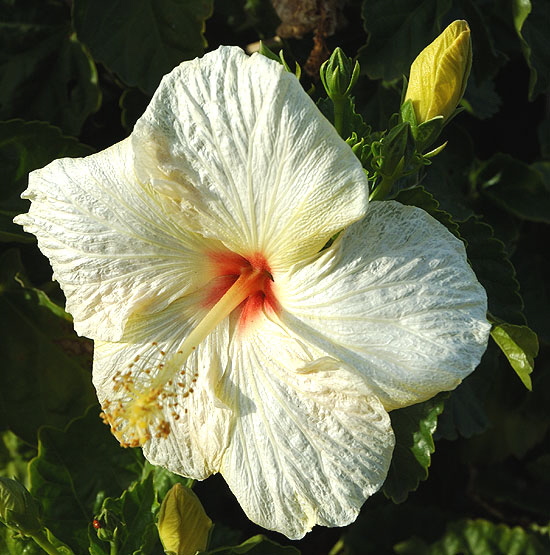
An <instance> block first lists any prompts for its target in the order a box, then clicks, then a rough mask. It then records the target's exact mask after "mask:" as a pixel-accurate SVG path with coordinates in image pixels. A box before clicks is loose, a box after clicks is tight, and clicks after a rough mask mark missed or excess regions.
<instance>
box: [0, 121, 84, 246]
mask: <svg viewBox="0 0 550 555" xmlns="http://www.w3.org/2000/svg"><path fill="white" fill-rule="evenodd" d="M91 153H92V149H91V148H90V147H87V146H85V145H83V144H81V143H79V142H78V141H77V140H76V139H73V138H72V137H66V136H64V135H63V134H62V132H61V130H60V129H59V128H57V127H53V126H51V125H48V124H47V123H42V122H36V121H35V122H24V121H21V120H12V121H3V122H0V170H1V173H2V183H1V185H0V207H1V208H0V241H17V242H34V241H35V239H34V237H33V236H32V235H29V234H28V233H25V232H24V231H23V229H22V228H21V226H18V225H15V224H14V223H13V221H12V220H13V218H14V216H16V215H17V214H21V213H22V212H26V211H27V209H28V201H24V200H22V199H21V198H20V195H21V193H22V192H23V191H24V189H25V188H26V187H27V178H28V174H29V172H31V171H32V170H36V169H37V168H41V167H43V166H45V165H46V164H49V163H50V162H51V161H52V160H54V159H56V158H62V157H64V156H71V157H76V156H86V155H87V154H91Z"/></svg>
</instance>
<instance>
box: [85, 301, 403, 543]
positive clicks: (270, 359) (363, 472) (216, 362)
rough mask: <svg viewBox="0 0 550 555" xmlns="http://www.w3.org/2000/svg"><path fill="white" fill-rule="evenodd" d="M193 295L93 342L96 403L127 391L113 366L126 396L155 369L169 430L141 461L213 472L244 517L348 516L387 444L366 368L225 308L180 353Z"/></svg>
mask: <svg viewBox="0 0 550 555" xmlns="http://www.w3.org/2000/svg"><path fill="white" fill-rule="evenodd" d="M194 307H195V308H196V303H195V302H194V300H192V298H191V297H189V298H188V299H186V300H181V301H178V302H177V303H175V306H173V307H171V308H170V309H169V310H167V311H164V312H163V313H156V314H154V315H152V316H151V317H149V318H145V317H143V318H142V317H139V318H138V319H137V320H132V321H131V322H130V323H129V326H128V328H127V329H128V331H129V335H128V337H127V339H128V340H129V342H128V343H103V342H96V353H95V360H94V384H95V386H96V389H97V392H98V397H99V399H100V401H101V402H102V404H103V405H104V406H109V404H110V405H111V406H112V405H113V403H116V402H117V401H118V400H121V399H122V400H123V398H124V396H125V395H126V397H128V394H127V393H126V392H125V391H124V390H123V391H122V392H121V391H120V389H119V390H117V387H116V383H117V375H119V373H120V372H122V373H124V372H129V373H130V374H131V376H132V378H131V382H129V383H130V384H131V385H132V387H131V388H130V389H132V391H130V393H131V394H133V395H134V397H135V396H136V394H139V393H140V391H143V392H144V393H146V392H147V391H149V390H150V388H151V383H153V382H154V380H155V376H157V375H160V374H161V373H162V372H164V373H165V374H164V376H163V379H165V380H167V379H168V378H170V379H171V383H169V384H168V385H167V388H168V389H167V390H168V391H171V392H173V393H174V396H172V397H168V402H164V403H163V407H162V418H163V419H164V420H165V421H166V422H167V423H168V425H169V433H168V434H167V435H165V436H164V437H154V429H153V430H152V432H153V433H152V437H151V439H150V440H148V441H147V442H146V443H145V445H144V453H145V456H146V457H147V459H148V460H149V461H151V462H152V463H153V464H159V465H161V466H164V467H165V468H168V469H169V470H171V471H173V472H176V473H178V474H182V475H184V476H190V477H193V478H197V479H203V478H206V477H207V476H208V475H209V474H211V473H214V472H221V473H222V474H223V476H224V478H225V479H226V481H227V483H228V484H229V486H230V488H231V489H232V491H233V492H234V494H235V495H236V497H237V499H238V501H239V503H240V504H241V506H242V507H243V509H244V511H245V512H246V513H247V515H248V517H249V518H250V519H251V520H253V521H254V522H256V523H258V524H260V525H261V526H263V527H265V528H269V529H272V530H277V531H279V532H281V533H283V534H286V535H287V536H288V537H290V538H299V537H302V536H303V535H304V534H305V533H306V532H308V531H309V530H310V529H311V528H312V527H313V526H314V525H315V524H321V525H326V526H344V525H346V524H349V523H350V522H352V521H353V520H355V518H356V517H357V514H358V512H359V510H360V508H361V506H362V504H363V503H364V501H365V499H366V498H367V497H369V496H370V495H372V494H373V493H374V492H375V491H377V490H378V489H379V488H380V486H381V485H382V483H383V481H384V479H385V476H386V474H387V470H388V467H389V464H390V460H391V454H392V450H393V445H394V437H393V432H392V430H391V426H390V420H389V417H388V414H387V413H386V411H385V410H384V408H383V407H382V405H381V403H380V401H379V400H378V399H377V398H376V397H375V396H374V395H372V394H371V392H370V391H369V389H368V388H367V387H366V385H365V380H364V378H363V377H362V376H361V375H360V374H359V373H357V372H356V371H354V370H353V369H350V368H347V367H345V366H344V365H342V364H341V363H340V362H339V361H337V360H335V359H333V358H330V357H326V356H324V353H323V352H322V351H321V350H319V349H317V348H315V347H313V346H310V345H307V344H306V343H304V342H302V341H301V339H300V338H296V337H294V336H292V335H289V334H288V332H287V330H285V328H284V327H281V326H280V324H278V323H276V318H275V319H274V321H270V320H268V319H267V318H265V317H262V318H261V322H260V323H259V324H258V325H257V326H256V327H255V328H254V330H252V331H251V332H245V333H241V332H239V331H238V328H235V326H234V323H235V322H234V321H232V320H230V319H226V320H225V321H224V322H222V323H221V324H220V325H219V326H218V327H217V328H216V329H215V330H214V331H213V332H212V333H211V334H210V335H209V336H208V338H207V339H206V340H205V341H204V342H203V343H201V344H200V345H199V346H198V347H197V349H196V351H195V352H194V353H193V355H191V357H190V358H189V359H188V360H187V361H186V362H185V364H180V363H179V362H178V359H177V351H178V347H179V345H180V343H181V341H182V340H183V339H184V338H185V337H186V336H187V335H188V333H189V331H190V330H191V329H192V328H193V326H194V325H195V324H196V321H198V320H199V319H200V317H201V316H202V314H201V313H200V311H199V313H198V314H197V315H196V317H193V316H192V314H193V310H194ZM136 355H139V358H137V357H136ZM136 358H137V360H136ZM160 365H162V368H161V366H160ZM181 370H185V375H182V374H181ZM139 385H141V386H143V389H141V390H140V389H139V387H137V386H139ZM190 387H191V388H192V390H193V391H192V392H191V393H189V388H190ZM130 406H131V404H130V403H128V402H126V404H124V410H126V416H127V417H129V416H131V414H129V413H128V407H130ZM129 420H131V419H129ZM151 424H153V425H154V424H155V422H151ZM131 432H132V430H130V433H131ZM129 439H131V438H129Z"/></svg>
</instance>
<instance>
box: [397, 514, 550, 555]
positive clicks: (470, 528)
mask: <svg viewBox="0 0 550 555" xmlns="http://www.w3.org/2000/svg"><path fill="white" fill-rule="evenodd" d="M549 548H550V543H549V542H548V540H547V539H545V538H542V537H541V536H538V535H537V534H534V533H530V532H528V531H527V530H524V529H523V528H520V527H519V526H515V527H513V528H511V527H509V526H506V525H504V524H494V523H492V522H489V521H487V520H481V519H478V520H459V521H456V522H453V523H451V524H449V526H448V527H447V530H446V532H445V534H444V535H443V537H442V538H441V539H440V540H438V541H437V542H435V543H432V544H430V545H428V544H427V543H426V542H425V541H423V540H421V539H419V538H414V539H412V540H409V541H406V542H402V543H400V544H398V545H396V546H395V552H396V553H398V554H399V555H418V554H419V553H422V555H462V554H466V553H467V554H468V555H488V554H489V553H490V554H491V555H544V554H546V553H548V549H549Z"/></svg>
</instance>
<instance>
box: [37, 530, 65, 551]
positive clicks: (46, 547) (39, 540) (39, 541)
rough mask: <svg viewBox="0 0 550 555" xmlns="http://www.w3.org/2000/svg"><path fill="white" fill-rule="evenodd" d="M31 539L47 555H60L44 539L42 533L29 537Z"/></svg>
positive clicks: (46, 539)
mask: <svg viewBox="0 0 550 555" xmlns="http://www.w3.org/2000/svg"><path fill="white" fill-rule="evenodd" d="M31 538H32V539H33V540H34V541H35V542H36V543H37V544H38V545H39V546H40V547H41V548H42V549H43V550H44V551H45V552H46V553H47V554H48V555H61V552H60V551H59V550H58V549H57V547H55V545H53V543H52V542H50V540H48V538H47V537H46V534H44V532H38V533H36V534H34V535H32V536H31Z"/></svg>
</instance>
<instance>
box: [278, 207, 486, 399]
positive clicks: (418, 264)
mask: <svg viewBox="0 0 550 555" xmlns="http://www.w3.org/2000/svg"><path fill="white" fill-rule="evenodd" d="M277 289H278V293H277V295H278V299H279V302H281V304H282V306H283V309H284V310H283V312H282V315H281V318H282V320H283V322H284V323H285V325H287V326H288V327H289V328H290V329H292V330H293V332H294V333H296V334H297V335H300V336H301V337H302V338H303V340H304V341H307V342H308V343H310V344H313V345H316V346H317V347H319V348H321V349H324V350H325V351H326V352H327V354H329V355H330V356H332V357H334V358H335V359H338V360H341V361H342V362H343V363H345V364H347V365H349V366H351V367H354V368H356V369H357V370H359V371H360V372H361V373H362V374H363V375H364V376H365V377H366V379H367V381H368V383H369V386H370V387H371V388H372V390H373V392H374V394H375V395H377V396H378V398H379V399H380V400H381V401H382V403H383V405H384V407H385V408H386V409H387V410H391V409H395V408H398V407H403V406H407V405H410V404H413V403H417V402H420V401H423V400H426V399H429V398H430V397H432V396H433V395H435V394H436V393H438V392H440V391H447V390H451V389H454V388H455V387H456V386H457V385H458V384H459V383H460V381H461V380H462V379H463V378H464V377H466V376H467V375H468V374H469V373H470V372H472V371H473V370H474V369H475V367H476V366H477V365H478V363H479V361H480V358H481V356H482V354H483V352H484V351H485V348H486V345H487V339H488V334H489V330H490V325H489V324H488V322H487V319H486V311H487V299H486V294H485V290H484V289H483V287H482V286H481V285H480V284H479V282H478V281H477V279H476V277H475V275H474V273H473V271H472V270H471V268H470V266H469V265H468V263H467V260H466V255H465V250H464V246H463V244H462V242H461V241H459V240H458V239H457V238H455V237H454V236H453V235H452V234H451V233H449V232H448V231H447V230H446V229H445V228H444V227H443V226H442V225H441V224H440V223H439V222H437V221H436V220H435V219H433V218H432V217H431V216H429V215H428V214H427V213H426V212H424V211H423V210H420V209H419V208H415V207H410V206H403V205H401V204H399V203H397V202H392V201H387V202H372V203H371V204H370V205H369V211H368V214H367V216H366V217H365V219H364V220H363V221H361V222H358V223H356V224H354V225H352V226H351V227H350V228H348V229H347V230H346V231H345V232H344V233H343V234H342V236H341V237H340V239H339V240H338V241H337V242H336V243H335V244H334V245H333V246H332V247H331V248H329V249H327V250H326V251H325V252H324V253H322V254H321V255H320V257H319V258H318V260H317V261H316V262H314V263H312V264H309V265H301V266H300V267H298V268H296V269H295V271H293V272H289V273H288V274H287V275H286V276H281V277H280V278H279V279H278V283H277Z"/></svg>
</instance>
